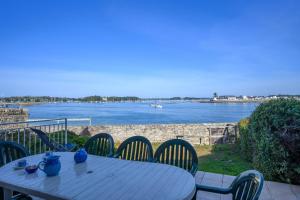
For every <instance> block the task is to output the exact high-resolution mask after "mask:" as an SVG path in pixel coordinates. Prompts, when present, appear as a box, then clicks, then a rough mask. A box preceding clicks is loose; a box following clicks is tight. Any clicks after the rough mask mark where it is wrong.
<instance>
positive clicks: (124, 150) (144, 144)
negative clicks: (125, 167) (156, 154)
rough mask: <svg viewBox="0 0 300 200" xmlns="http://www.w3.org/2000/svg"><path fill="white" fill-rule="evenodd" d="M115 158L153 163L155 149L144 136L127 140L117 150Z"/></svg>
mask: <svg viewBox="0 0 300 200" xmlns="http://www.w3.org/2000/svg"><path fill="white" fill-rule="evenodd" d="M114 157H115V158H121V159H125V160H136V161H148V162H152V161H153V149H152V145H151V143H150V141H149V140H148V139H147V138H145V137H143V136H133V137H130V138H128V139H126V140H125V141H124V142H123V143H122V144H121V145H120V146H119V148H118V149H117V151H116V154H115V156H114Z"/></svg>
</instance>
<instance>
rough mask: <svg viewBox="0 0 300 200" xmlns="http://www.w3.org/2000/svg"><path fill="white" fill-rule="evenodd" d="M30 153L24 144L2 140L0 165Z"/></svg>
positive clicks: (0, 143) (0, 144)
mask: <svg viewBox="0 0 300 200" xmlns="http://www.w3.org/2000/svg"><path fill="white" fill-rule="evenodd" d="M28 155H29V153H28V151H27V150H26V149H25V148H24V147H23V146H22V145H20V144H18V143H15V142H8V141H0V167H1V166H3V165H5V164H7V163H9V162H12V161H14V160H17V159H19V158H23V157H26V156H28Z"/></svg>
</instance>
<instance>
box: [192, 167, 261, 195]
mask: <svg viewBox="0 0 300 200" xmlns="http://www.w3.org/2000/svg"><path fill="white" fill-rule="evenodd" d="M263 184H264V177H263V175H262V174H261V173H260V172H258V171H256V170H248V171H245V172H242V173H241V174H240V175H238V176H237V177H236V178H235V179H234V180H233V182H232V183H231V185H230V186H229V187H228V188H218V187H211V186H205V185H198V184H197V185H196V189H197V190H202V191H206V192H213V193H219V194H232V199H233V200H240V199H243V200H258V198H259V196H260V193H261V191H262V188H263Z"/></svg>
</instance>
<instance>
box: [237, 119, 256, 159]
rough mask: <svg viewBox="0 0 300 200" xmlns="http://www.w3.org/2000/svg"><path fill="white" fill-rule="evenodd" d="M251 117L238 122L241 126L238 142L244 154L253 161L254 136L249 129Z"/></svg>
mask: <svg viewBox="0 0 300 200" xmlns="http://www.w3.org/2000/svg"><path fill="white" fill-rule="evenodd" d="M248 126H249V119H248V118H247V119H242V120H241V121H240V122H239V123H238V127H239V137H238V144H239V148H240V151H241V152H242V155H243V156H245V159H246V160H247V161H252V154H253V138H252V135H251V134H250V133H249V130H248Z"/></svg>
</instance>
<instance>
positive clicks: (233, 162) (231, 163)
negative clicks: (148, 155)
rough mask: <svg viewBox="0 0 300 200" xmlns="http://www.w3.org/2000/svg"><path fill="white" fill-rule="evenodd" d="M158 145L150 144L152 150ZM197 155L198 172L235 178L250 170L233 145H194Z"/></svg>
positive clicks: (250, 167)
mask: <svg viewBox="0 0 300 200" xmlns="http://www.w3.org/2000/svg"><path fill="white" fill-rule="evenodd" d="M159 145H160V144H159V143H154V144H152V146H153V150H154V152H155V150H156V149H157V147H158V146H159ZM194 148H195V150H196V152H197V155H198V170H201V171H205V172H213V173H220V174H227V175H233V176H236V175H238V174H240V173H241V172H243V171H245V170H248V169H252V166H251V163H249V162H247V161H246V160H244V159H243V158H242V156H241V154H240V152H239V150H238V148H237V146H236V145H235V144H216V145H194Z"/></svg>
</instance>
